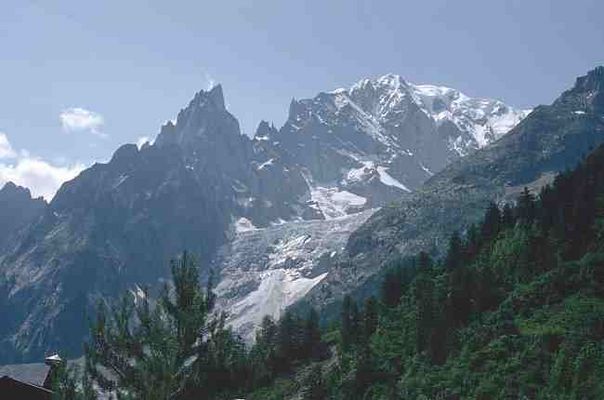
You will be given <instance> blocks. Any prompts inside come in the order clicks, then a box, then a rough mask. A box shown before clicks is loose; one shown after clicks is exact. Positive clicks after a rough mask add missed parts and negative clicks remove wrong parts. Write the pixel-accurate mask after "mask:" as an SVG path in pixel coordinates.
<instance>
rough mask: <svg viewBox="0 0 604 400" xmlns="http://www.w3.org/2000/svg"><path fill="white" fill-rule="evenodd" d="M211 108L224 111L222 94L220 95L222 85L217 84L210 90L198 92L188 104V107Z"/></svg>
mask: <svg viewBox="0 0 604 400" xmlns="http://www.w3.org/2000/svg"><path fill="white" fill-rule="evenodd" d="M191 106H196V107H208V106H209V107H211V108H214V109H217V110H225V109H226V107H225V105H224V94H223V93H222V85H221V84H218V85H216V86H214V87H213V88H212V89H210V90H208V91H205V90H200V91H199V92H197V93H196V94H195V97H193V100H191V103H190V104H189V107H191Z"/></svg>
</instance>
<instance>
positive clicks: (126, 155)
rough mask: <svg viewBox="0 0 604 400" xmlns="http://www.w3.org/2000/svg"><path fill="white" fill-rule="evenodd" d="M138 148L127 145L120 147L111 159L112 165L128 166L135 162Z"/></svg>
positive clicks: (130, 144) (133, 145)
mask: <svg viewBox="0 0 604 400" xmlns="http://www.w3.org/2000/svg"><path fill="white" fill-rule="evenodd" d="M138 155H139V154H138V147H137V146H136V145H135V144H132V143H128V144H124V145H122V146H120V147H119V148H118V149H117V150H116V151H115V153H113V157H111V163H112V164H128V163H130V162H133V161H135V160H136V159H137V158H138Z"/></svg>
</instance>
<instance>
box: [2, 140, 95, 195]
mask: <svg viewBox="0 0 604 400" xmlns="http://www.w3.org/2000/svg"><path fill="white" fill-rule="evenodd" d="M2 137H4V139H6V140H5V143H6V144H7V145H8V147H7V148H9V149H11V150H12V146H11V145H10V142H9V141H8V138H7V137H6V135H4V134H2V135H1V136H0V143H1V142H2ZM0 148H1V147H0ZM7 158H8V157H7ZM11 158H12V159H11V160H9V161H5V162H0V187H2V186H4V184H5V183H6V182H9V181H10V182H13V183H15V184H16V185H19V186H23V187H26V188H28V189H30V190H31V192H32V195H33V196H34V197H38V196H42V197H44V198H45V199H46V200H48V201H50V200H52V198H53V197H54V195H55V193H56V192H57V190H58V189H59V187H60V186H61V184H63V182H66V181H68V180H71V179H73V178H75V177H76V176H77V175H78V174H79V173H80V172H81V171H82V170H83V169H84V168H85V166H84V165H83V164H79V163H78V164H73V165H69V166H57V165H53V164H51V163H49V162H47V161H44V160H42V159H40V158H36V157H32V156H31V155H30V154H29V152H27V151H26V150H22V151H20V152H19V153H18V154H17V153H16V152H15V151H14V150H12V156H11Z"/></svg>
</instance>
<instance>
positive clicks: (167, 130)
mask: <svg viewBox="0 0 604 400" xmlns="http://www.w3.org/2000/svg"><path fill="white" fill-rule="evenodd" d="M231 134H234V135H236V136H240V135H241V132H240V129H239V123H238V122H237V120H236V119H235V117H233V115H231V114H230V113H229V112H228V111H227V109H226V107H225V104H224V95H223V92H222V86H221V85H216V86H214V87H213V88H212V89H211V90H209V91H206V90H201V91H199V92H197V93H196V94H195V96H194V97H193V99H192V100H191V101H190V102H189V105H188V106H187V107H186V108H184V109H182V110H181V111H180V112H179V113H178V117H177V118H176V123H173V122H172V121H168V122H167V123H166V124H165V125H164V126H162V128H161V131H160V134H159V135H158V137H157V140H156V142H155V143H156V144H157V145H158V146H160V147H161V146H164V145H168V144H177V145H180V146H185V147H188V146H189V145H190V144H191V143H192V141H196V140H197V139H199V138H203V137H209V136H214V135H222V136H223V135H231Z"/></svg>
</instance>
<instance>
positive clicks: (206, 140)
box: [0, 75, 526, 362]
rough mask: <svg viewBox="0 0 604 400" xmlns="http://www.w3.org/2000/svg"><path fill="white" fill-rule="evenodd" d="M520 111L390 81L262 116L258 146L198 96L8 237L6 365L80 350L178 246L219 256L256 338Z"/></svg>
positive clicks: (230, 299) (228, 291)
mask: <svg viewBox="0 0 604 400" xmlns="http://www.w3.org/2000/svg"><path fill="white" fill-rule="evenodd" d="M525 114H526V112H524V111H517V110H514V109H511V108H510V107H508V106H505V105H503V104H502V103H500V102H497V101H491V100H473V99H469V98H467V97H466V96H464V95H462V94H461V93H459V92H457V91H455V90H452V89H447V88H441V87H433V86H416V85H411V84H409V83H407V82H404V81H403V80H402V79H401V78H400V77H397V76H394V75H387V76H384V77H382V78H379V79H375V80H364V81H361V82H359V83H358V84H356V85H354V86H353V87H352V88H350V89H348V90H336V91H334V92H330V93H321V94H319V95H318V96H317V97H315V98H314V99H310V100H301V101H293V102H292V104H291V107H290V115H289V118H288V120H287V122H286V123H285V125H284V126H283V127H282V128H281V129H276V128H275V127H274V126H272V125H270V124H268V123H266V122H262V123H261V124H260V125H259V127H258V131H257V133H256V135H255V137H254V138H253V139H250V138H249V137H247V136H244V135H242V134H241V133H240V130H239V124H238V122H237V120H236V119H235V117H234V116H233V115H231V114H230V113H229V112H228V111H227V110H226V108H225V105H224V99H223V94H222V88H221V87H220V86H216V87H214V88H213V89H212V90H210V91H201V92H199V93H197V94H196V95H195V97H194V98H193V100H192V101H191V102H190V103H189V105H188V106H187V107H186V108H185V109H183V110H182V111H181V112H180V113H179V114H178V117H177V120H176V121H175V123H172V122H168V123H167V124H166V125H164V126H163V127H162V128H161V131H160V133H159V135H158V136H157V139H156V141H155V143H154V144H146V145H144V146H143V147H142V148H141V149H138V148H137V147H136V146H135V145H132V144H127V145H124V146H122V147H120V148H119V149H118V150H117V151H116V152H115V153H114V155H113V157H112V159H111V160H110V161H109V162H108V163H107V164H95V165H94V166H92V167H91V168H89V169H87V170H85V171H83V172H82V173H81V174H80V175H79V176H78V177H77V178H75V179H74V180H72V181H70V182H67V183H65V184H64V185H63V186H62V187H61V189H60V190H59V191H58V193H57V194H56V196H55V198H54V199H53V200H52V202H51V203H50V204H49V205H47V206H45V205H42V206H40V207H39V208H36V207H32V209H33V208H35V209H36V210H37V211H36V212H33V211H32V212H31V214H27V213H25V214H24V215H30V216H31V217H27V218H24V219H23V221H21V222H18V223H17V225H18V226H19V227H18V228H15V229H12V230H13V231H15V233H14V234H11V236H10V238H11V239H10V240H8V241H6V242H5V246H4V251H2V252H1V253H0V315H2V318H3V320H2V324H0V360H1V361H11V362H13V361H28V360H36V359H39V358H40V357H41V355H42V354H43V353H45V352H47V351H55V350H57V349H61V350H63V351H65V352H66V353H67V355H77V354H79V353H80V352H81V341H82V338H83V337H84V336H85V335H86V333H87V327H88V321H87V318H90V316H91V314H92V310H93V308H94V306H95V303H96V302H97V301H98V300H99V299H101V298H112V297H114V296H116V295H118V294H121V293H123V292H124V291H125V290H127V289H131V288H132V287H133V286H134V285H141V286H142V285H148V286H150V287H151V288H154V287H157V286H158V285H159V284H161V283H162V282H163V280H164V279H165V278H166V277H167V276H168V275H169V271H168V268H167V266H168V261H169V259H170V258H172V257H173V256H175V255H176V254H177V253H179V252H181V251H182V250H183V249H188V250H189V251H190V252H192V253H194V254H197V255H198V256H199V258H200V259H201V261H202V264H203V265H209V263H210V262H211V261H212V260H214V264H213V265H214V266H215V267H216V268H218V269H220V271H221V275H220V276H221V281H220V282H219V284H218V287H217V291H218V292H219V293H220V294H221V295H222V296H223V299H224V301H223V302H222V303H221V306H222V307H223V309H226V310H227V311H231V314H232V320H231V322H232V323H233V324H234V325H237V326H238V327H241V329H242V330H243V331H244V333H247V334H249V333H250V332H251V331H252V328H253V325H254V323H255V322H257V321H258V319H259V318H261V317H262V314H263V313H265V312H268V313H270V314H273V315H274V316H278V314H279V313H280V312H281V311H282V310H283V308H284V307H286V306H288V305H290V304H293V303H294V302H296V301H298V300H299V299H300V298H302V297H304V296H305V295H306V293H307V292H309V291H311V290H313V288H314V287H315V285H317V284H318V283H319V282H322V281H325V280H326V279H327V278H326V277H329V275H330V274H331V272H329V271H330V268H331V267H332V259H336V255H337V254H338V253H340V252H342V249H343V248H344V246H345V243H346V240H347V239H348V236H349V235H350V233H351V232H352V231H353V230H354V229H356V228H357V227H358V226H359V225H360V224H361V223H363V222H364V221H365V219H366V218H368V217H369V215H370V214H372V213H373V211H374V209H375V208H377V207H380V206H383V205H384V204H386V203H387V202H389V201H391V200H393V199H398V198H400V197H401V196H409V195H410V193H411V192H412V191H413V190H415V189H417V188H418V187H419V186H420V185H421V183H422V182H424V181H425V180H426V179H428V178H429V177H430V176H431V175H432V174H433V173H435V172H437V171H438V170H440V169H441V168H442V167H443V166H445V165H446V164H447V163H448V162H452V161H454V160H456V159H458V158H459V157H461V156H464V155H465V154H466V153H471V152H472V151H474V150H475V149H477V148H479V147H481V146H483V145H486V144H487V143H489V142H490V141H493V140H495V139H496V138H497V137H498V136H500V135H502V134H503V133H504V131H505V127H507V126H512V125H513V124H514V123H516V122H517V121H518V120H520V119H521V118H522V117H523V116H524V115H525ZM9 189H10V188H9ZM36 204H37V203H36ZM38 213H39V214H38ZM0 234H2V232H0ZM0 240H1V239H0ZM202 272H206V271H205V270H204V271H202ZM283 285H284V286H283Z"/></svg>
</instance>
